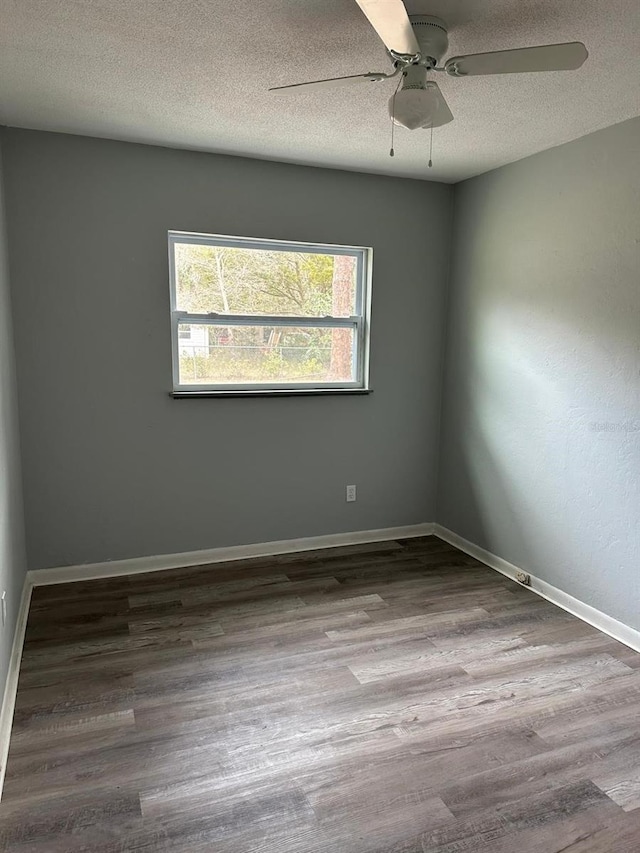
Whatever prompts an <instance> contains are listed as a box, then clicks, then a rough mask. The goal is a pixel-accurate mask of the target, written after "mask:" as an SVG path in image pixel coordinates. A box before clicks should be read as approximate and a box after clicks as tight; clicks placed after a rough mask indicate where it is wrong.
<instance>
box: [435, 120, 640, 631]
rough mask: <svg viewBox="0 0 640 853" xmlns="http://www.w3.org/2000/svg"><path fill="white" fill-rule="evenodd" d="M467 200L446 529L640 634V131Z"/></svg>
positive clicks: (447, 452)
mask: <svg viewBox="0 0 640 853" xmlns="http://www.w3.org/2000/svg"><path fill="white" fill-rule="evenodd" d="M455 193H456V195H455V222H454V237H453V248H452V257H453V269H452V281H451V294H450V306H449V328H448V336H447V357H446V370H445V382H444V388H445V393H444V400H443V422H442V440H441V463H440V472H439V498H438V521H439V522H440V523H441V524H443V525H445V526H446V527H448V528H450V529H451V530H453V531H455V532H456V533H458V534H460V535H462V536H463V537H465V538H467V539H469V540H471V541H472V542H475V543H476V544H478V545H480V546H482V547H484V548H487V549H489V550H490V551H492V552H494V553H495V554H497V555H499V556H500V557H503V558H505V559H507V560H509V561H511V562H513V563H515V564H516V565H518V566H521V567H522V568H524V569H527V570H529V571H530V572H532V573H534V574H536V575H538V576H539V577H541V578H543V579H544V580H546V581H548V582H550V583H552V584H554V585H556V586H558V587H560V588H561V589H563V590H565V591H566V592H569V593H570V594H572V595H574V596H576V597H577V598H579V599H582V600H583V601H585V602H587V603H589V604H591V605H593V606H595V607H597V608H599V609H601V610H603V611H605V612H606V613H608V614H610V615H611V616H614V617H616V618H618V619H620V620H622V621H623V622H626V623H627V624H629V625H631V626H633V627H635V628H640V594H639V593H640V587H639V578H640V547H639V540H640V483H639V480H640V218H639V212H640V119H634V120H632V121H629V122H625V123H623V124H620V125H617V126H614V127H611V128H608V129H606V130H603V131H600V132H598V133H595V134H592V135H590V136H587V137H584V138H582V139H580V140H578V141H576V142H572V143H569V144H568V145H564V146H562V147H560V148H555V149H553V150H550V151H547V152H544V153H542V154H538V155H536V156H534V157H531V158H528V159H527V160H523V161H520V162H519V163H516V164H513V165H511V166H506V167H504V168H502V169H499V170H497V171H495V172H492V173H489V174H487V175H484V176H482V177H479V178H475V179H473V180H470V181H466V182H464V183H463V184H459V185H458V186H457V187H456V191H455Z"/></svg>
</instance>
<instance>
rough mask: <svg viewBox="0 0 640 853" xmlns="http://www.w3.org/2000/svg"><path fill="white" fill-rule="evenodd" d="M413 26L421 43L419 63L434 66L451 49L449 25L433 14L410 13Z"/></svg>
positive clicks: (429, 66)
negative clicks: (448, 32)
mask: <svg viewBox="0 0 640 853" xmlns="http://www.w3.org/2000/svg"><path fill="white" fill-rule="evenodd" d="M409 20H410V21H411V28H412V29H413V32H414V34H415V37H416V40H417V42H418V44H419V45H420V61H419V63H418V64H419V65H426V66H427V67H428V68H433V66H434V65H437V64H438V61H439V60H440V59H442V57H443V56H444V55H445V53H446V52H447V50H448V49H449V36H448V35H447V26H446V24H445V23H444V21H441V20H440V18H434V17H433V16H432V15H409Z"/></svg>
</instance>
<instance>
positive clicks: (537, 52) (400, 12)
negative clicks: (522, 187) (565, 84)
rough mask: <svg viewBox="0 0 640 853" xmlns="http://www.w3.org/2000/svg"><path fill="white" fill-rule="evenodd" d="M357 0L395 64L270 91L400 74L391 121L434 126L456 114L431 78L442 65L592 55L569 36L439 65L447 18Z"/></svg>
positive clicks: (498, 64)
mask: <svg viewBox="0 0 640 853" xmlns="http://www.w3.org/2000/svg"><path fill="white" fill-rule="evenodd" d="M356 2H357V4H358V6H359V7H360V9H361V10H362V12H363V13H364V15H365V16H366V18H367V19H368V21H369V23H370V24H371V25H372V27H373V28H374V30H375V31H376V32H377V34H378V35H379V36H380V38H381V39H382V41H383V43H384V45H385V47H386V48H387V52H388V54H389V57H390V59H391V61H392V63H393V69H392V70H391V71H390V72H389V73H385V72H383V71H380V72H372V71H369V72H367V73H366V74H352V75H349V76H348V77H332V78H329V79H325V80H312V81H310V82H306V83H293V84H290V85H288V86H275V87H273V88H272V89H270V90H269V91H284V90H286V91H291V90H295V89H299V88H301V87H319V86H322V87H325V86H335V85H341V84H343V83H347V84H349V83H356V82H373V83H380V82H382V81H384V80H390V79H391V78H392V77H397V76H398V75H399V74H401V75H402V81H401V84H400V85H399V86H398V89H397V90H396V92H395V93H394V94H393V95H392V96H391V98H390V99H389V114H390V116H391V119H392V121H393V123H394V124H396V125H400V126H401V127H405V128H407V129H408V130H417V129H418V128H422V127H426V128H431V129H432V130H433V128H434V127H441V126H442V125H443V124H447V123H448V122H450V121H453V115H452V113H451V110H450V109H449V107H448V105H447V102H446V101H445V98H444V96H443V94H442V92H441V91H440V88H439V86H438V84H437V83H436V82H435V81H434V80H430V79H428V76H427V75H428V74H429V73H432V72H433V73H435V72H443V71H444V72H445V73H446V74H447V76H449V77H453V78H460V79H462V78H464V77H474V76H478V75H488V74H518V73H532V72H540V71H573V70H576V69H578V68H580V66H581V65H582V64H583V63H584V61H585V60H586V59H587V57H588V55H589V54H588V52H587V49H586V47H585V46H584V45H583V44H582V43H581V42H568V43H565V44H549V45H540V46H538V47H524V48H517V49H515V50H498V51H492V52H491V53H475V54H470V55H468V56H453V57H451V58H449V59H447V60H446V61H445V62H444V64H440V65H439V64H438V63H440V62H441V60H442V59H443V57H444V55H445V54H446V52H447V50H448V48H449V36H448V32H447V26H446V24H445V23H444V21H442V20H440V18H435V17H433V16H431V15H408V14H407V11H406V9H405V6H404V3H403V2H402V0H356Z"/></svg>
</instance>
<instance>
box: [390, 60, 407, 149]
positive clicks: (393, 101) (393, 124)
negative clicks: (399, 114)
mask: <svg viewBox="0 0 640 853" xmlns="http://www.w3.org/2000/svg"><path fill="white" fill-rule="evenodd" d="M404 76H405V74H404V72H403V73H402V74H401V75H400V79H399V80H398V85H397V86H396V88H395V91H394V93H393V96H392V100H391V148H390V149H389V157H395V153H396V152H395V151H394V150H393V134H394V130H395V125H396V123H395V121H394V120H393V119H394V116H395V114H396V110H395V106H396V95H397V94H398V89H399V88H400V83H402V78H403V77H404Z"/></svg>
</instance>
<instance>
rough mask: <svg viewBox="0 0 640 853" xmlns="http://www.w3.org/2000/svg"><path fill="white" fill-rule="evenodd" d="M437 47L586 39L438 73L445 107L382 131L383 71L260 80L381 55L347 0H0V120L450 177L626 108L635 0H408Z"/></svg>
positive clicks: (382, 66)
mask: <svg viewBox="0 0 640 853" xmlns="http://www.w3.org/2000/svg"><path fill="white" fill-rule="evenodd" d="M407 8H408V10H409V12H410V13H424V14H433V15H438V16H440V17H441V18H443V19H444V20H445V21H446V22H447V24H448V25H449V28H450V34H449V38H450V51H449V55H454V54H462V53H473V52H480V51H485V50H500V49H505V48H513V47H521V46H525V45H531V44H544V43H553V42H561V41H574V40H578V41H583V42H584V43H585V44H586V45H587V48H588V49H589V52H590V57H589V59H588V60H587V62H586V64H585V65H584V66H583V68H582V69H581V70H580V71H573V72H560V73H553V74H522V75H503V76H496V77H485V78H482V77H479V78H473V79H471V78H469V79H466V80H464V79H453V78H450V77H448V76H446V75H444V74H440V75H438V77H437V78H436V79H437V81H438V83H439V85H440V87H441V88H442V90H443V92H444V94H445V96H446V98H447V100H448V102H449V105H450V107H451V109H452V111H453V113H454V115H455V121H454V122H452V123H451V124H449V125H447V126H445V127H443V128H439V129H437V130H436V131H435V132H434V155H433V159H434V168H433V169H431V170H430V169H428V168H427V161H428V142H429V139H428V131H421V130H419V131H413V132H409V131H406V130H403V129H399V130H397V131H396V141H395V149H396V156H395V158H393V159H391V158H390V157H389V153H388V152H389V132H390V123H389V118H388V115H387V100H388V98H389V96H390V94H391V92H392V91H393V87H394V83H393V81H391V82H389V83H383V84H378V85H376V84H366V85H361V86H358V85H356V86H355V87H353V88H339V89H335V90H326V91H318V90H313V91H309V92H306V93H305V92H303V91H301V92H295V93H293V94H288V95H275V94H269V93H267V91H266V90H267V87H268V86H271V85H282V84H285V83H292V82H297V81H302V80H312V79H314V78H319V77H327V76H336V75H340V74H354V73H359V72H366V71H377V70H386V69H387V67H388V64H389V63H388V60H387V58H386V54H385V52H384V48H383V47H382V44H381V42H380V41H379V39H378V37H377V36H376V34H375V32H374V31H373V30H372V29H371V27H370V25H369V24H368V23H367V21H366V19H365V18H364V16H363V14H362V12H361V11H360V9H359V8H358V6H357V5H356V3H355V0H258V2H255V1H254V2H249V0H0V17H1V19H2V28H1V31H0V123H2V124H6V125H13V126H18V127H30V128H40V129H47V130H57V131H64V132H68V133H78V134H86V135H92V136H104V137H110V138H115V139H125V140H133V141H140V142H150V143H157V144H161V145H169V146H175V147H185V148H195V149H201V150H206V151H218V152H227V153H231V154H242V155H247V156H250V157H262V158H267V159H273V160H284V161H289V162H295V163H307V164H311V165H318V166H334V167H338V168H344V169H353V170H357V171H363V172H378V173H384V174H391V175H403V176H409V177H418V178H428V179H433V180H440V181H457V180H460V179H462V178H465V177H469V176H471V175H475V174H478V173H480V172H484V171H487V170H488V169H493V168H495V167H496V166H500V165H502V164H504V163H508V162H511V161H513V160H517V159H520V158H521V157H525V156H527V155H529V154H532V153H534V152H536V151H541V150H543V149H545V148H550V147H552V146H554V145H558V144H560V143H562V142H566V141H569V140H571V139H575V138H577V137H579V136H582V135H584V134H585V133H589V132H591V131H593V130H597V129H599V128H602V127H606V126H608V125H611V124H615V123H617V122H620V121H623V120H624V119H627V118H631V117H632V116H636V115H638V114H640V94H639V92H640V88H639V87H640V3H639V2H638V0H407Z"/></svg>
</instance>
